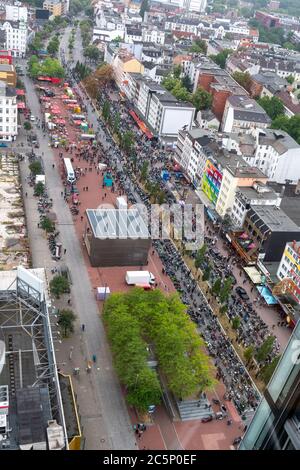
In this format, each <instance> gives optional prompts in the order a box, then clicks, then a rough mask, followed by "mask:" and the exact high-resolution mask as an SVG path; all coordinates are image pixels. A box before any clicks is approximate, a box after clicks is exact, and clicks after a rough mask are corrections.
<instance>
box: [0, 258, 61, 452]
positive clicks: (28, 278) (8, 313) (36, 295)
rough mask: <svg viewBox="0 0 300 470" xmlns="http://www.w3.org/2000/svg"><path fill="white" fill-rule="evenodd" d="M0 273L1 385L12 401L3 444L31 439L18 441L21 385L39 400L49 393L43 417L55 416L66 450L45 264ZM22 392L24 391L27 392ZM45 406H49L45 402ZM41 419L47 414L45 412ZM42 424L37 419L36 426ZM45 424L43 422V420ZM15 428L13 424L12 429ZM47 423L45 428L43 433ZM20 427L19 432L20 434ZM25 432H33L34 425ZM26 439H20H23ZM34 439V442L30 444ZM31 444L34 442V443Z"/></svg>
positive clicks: (52, 417)
mask: <svg viewBox="0 0 300 470" xmlns="http://www.w3.org/2000/svg"><path fill="white" fill-rule="evenodd" d="M8 274H10V276H9V275H8ZM1 276H2V273H0V341H2V343H4V359H5V362H4V365H3V367H2V372H1V370H0V385H7V386H8V390H9V401H10V406H9V409H8V423H9V426H8V431H7V436H6V438H5V439H6V440H7V441H8V442H10V443H11V446H9V445H8V446H6V447H7V448H9V447H10V448H16V447H19V448H20V447H21V446H22V445H26V444H29V443H28V442H22V439H21V441H20V423H19V422H18V409H17V408H18V407H17V401H18V400H17V398H18V397H19V396H20V393H19V392H20V391H22V390H23V391H24V389H29V388H30V389H38V390H39V391H40V394H39V396H40V397H41V400H42V402H43V403H46V402H47V398H45V397H46V396H47V397H49V400H48V401H49V407H48V408H49V410H47V413H44V414H47V418H48V419H49V418H50V419H52V420H56V421H57V423H58V424H59V425H60V426H61V427H62V429H63V433H64V439H65V446H64V448H65V449H68V440H67V433H66V425H65V419H64V413H63V406H62V399H61V392H60V386H59V379H58V373H57V366H56V360H55V353H54V345H53V338H52V331H51V324H50V319H49V312H48V307H49V300H48V295H47V289H46V287H45V286H46V278H45V272H44V269H36V270H27V269H24V268H22V267H18V268H17V270H16V271H10V272H5V273H3V276H4V277H5V281H6V284H7V283H8V282H10V283H9V284H8V285H7V287H6V288H5V289H3V284H4V283H5V282H4V281H3V279H1ZM25 395H26V394H25ZM45 408H47V405H45ZM44 418H45V417H44ZM40 424H41V423H39V426H40ZM43 425H44V426H45V423H43ZM15 427H16V428H15ZM46 427H47V425H46V426H45V433H46ZM18 432H19V435H18ZM23 435H24V436H25V435H26V436H27V437H26V439H27V441H28V440H30V436H33V435H34V430H33V429H28V430H26V429H25V430H24V433H23ZM26 439H25V438H24V440H26ZM32 444H34V442H33V443H32ZM33 448H34V447H33Z"/></svg>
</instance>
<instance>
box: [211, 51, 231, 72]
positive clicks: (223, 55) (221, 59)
mask: <svg viewBox="0 0 300 470" xmlns="http://www.w3.org/2000/svg"><path fill="white" fill-rule="evenodd" d="M232 52H233V51H232V49H224V50H223V51H221V52H219V54H217V55H211V56H210V58H211V59H212V60H213V61H214V62H215V63H216V64H218V65H219V67H221V69H225V65H226V60H227V57H228V56H230V54H232Z"/></svg>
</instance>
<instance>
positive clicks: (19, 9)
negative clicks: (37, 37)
mask: <svg viewBox="0 0 300 470" xmlns="http://www.w3.org/2000/svg"><path fill="white" fill-rule="evenodd" d="M5 19H6V20H7V21H23V22H24V23H27V21H28V10H27V7H24V6H18V5H5Z"/></svg>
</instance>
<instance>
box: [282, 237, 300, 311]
mask: <svg viewBox="0 0 300 470" xmlns="http://www.w3.org/2000/svg"><path fill="white" fill-rule="evenodd" d="M277 277H278V278H279V279H280V280H281V281H282V280H283V279H286V280H288V279H289V280H290V282H289V283H288V292H289V293H290V294H291V295H292V296H293V298H294V299H295V301H296V302H297V303H298V304H300V242H296V241H292V242H290V243H287V244H286V246H285V250H284V252H283V255H282V258H281V261H280V263H279V267H278V271H277Z"/></svg>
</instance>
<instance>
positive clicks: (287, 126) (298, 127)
mask: <svg viewBox="0 0 300 470" xmlns="http://www.w3.org/2000/svg"><path fill="white" fill-rule="evenodd" d="M271 127H272V129H282V130H283V131H285V132H287V133H288V134H290V136H291V137H293V139H295V140H296V142H298V144H300V115H299V114H295V116H292V117H291V118H289V117H287V116H285V115H280V116H278V117H277V118H276V119H274V120H273V121H272V126H271Z"/></svg>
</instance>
